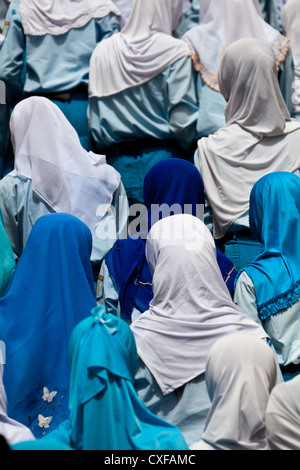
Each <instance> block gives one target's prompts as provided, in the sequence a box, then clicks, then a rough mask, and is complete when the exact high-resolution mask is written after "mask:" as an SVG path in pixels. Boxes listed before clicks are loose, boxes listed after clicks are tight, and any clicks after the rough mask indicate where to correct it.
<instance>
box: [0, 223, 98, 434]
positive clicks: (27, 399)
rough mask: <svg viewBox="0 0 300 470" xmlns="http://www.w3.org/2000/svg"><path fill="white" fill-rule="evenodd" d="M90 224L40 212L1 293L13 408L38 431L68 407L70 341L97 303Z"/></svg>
mask: <svg viewBox="0 0 300 470" xmlns="http://www.w3.org/2000/svg"><path fill="white" fill-rule="evenodd" d="M91 249H92V236H91V232H90V230H89V229H88V227H87V226H86V225H85V224H84V223H83V222H81V221H80V220H79V219H77V218H75V217H74V216H72V215H68V214H50V215H46V216H43V217H40V218H39V219H38V220H37V222H36V223H35V225H34V226H33V228H32V231H31V233H30V236H29V238H28V241H27V244H26V247H25V249H24V251H23V253H22V255H21V257H20V259H19V261H18V264H17V266H16V269H15V272H14V275H13V277H12V279H11V281H10V284H9V287H8V290H7V293H6V294H5V296H4V297H3V298H2V299H0V331H1V339H2V340H3V341H4V343H5V345H6V369H5V374H4V386H5V390H6V394H7V400H8V408H7V411H8V415H9V416H10V417H11V418H13V419H17V420H18V421H20V422H21V423H23V424H24V425H26V426H28V427H29V428H30V430H31V431H32V432H33V434H34V435H35V437H41V436H42V435H43V433H47V432H49V431H52V430H53V429H55V427H56V426H57V425H58V424H59V423H60V422H61V419H64V418H65V417H66V416H67V415H68V404H67V403H68V390H69V364H68V355H67V353H68V342H69V337H70V334H71V332H72V330H73V328H74V326H75V325H76V324H77V323H79V322H80V321H81V320H82V319H83V318H85V317H86V316H88V315H89V314H90V312H91V310H92V308H93V307H95V306H96V301H95V297H94V283H93V273H92V268H91V263H90V255H91Z"/></svg>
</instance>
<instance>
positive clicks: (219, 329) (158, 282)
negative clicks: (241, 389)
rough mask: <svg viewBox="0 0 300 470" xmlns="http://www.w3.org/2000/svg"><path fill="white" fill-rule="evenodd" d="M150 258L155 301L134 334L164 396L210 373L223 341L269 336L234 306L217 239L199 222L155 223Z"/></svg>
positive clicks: (149, 241)
mask: <svg viewBox="0 0 300 470" xmlns="http://www.w3.org/2000/svg"><path fill="white" fill-rule="evenodd" d="M146 257H147V261H148V264H149V267H150V271H151V274H152V275H153V282H152V288H153V299H152V300H151V302H150V305H149V310H148V311H146V312H144V313H143V315H140V316H139V317H138V318H137V319H136V320H135V321H134V322H133V323H132V324H131V328H132V331H133V333H134V336H135V340H136V345H137V351H138V354H139V356H140V358H141V359H142V361H143V362H144V364H145V365H146V366H147V367H148V369H149V370H150V372H151V373H152V375H153V376H154V378H155V380H156V382H157V384H158V385H159V387H160V389H161V391H162V393H163V394H164V395H166V394H168V393H170V392H172V391H174V390H177V389H178V388H179V387H181V386H182V385H184V384H186V383H188V382H189V381H191V380H192V379H194V378H196V377H197V376H200V374H202V373H203V372H205V365H206V359H207V354H208V352H209V349H210V348H211V346H212V345H213V344H214V343H215V341H217V340H218V339H219V338H221V337H223V336H225V335H227V334H229V333H233V332H238V331H239V332H243V331H244V332H249V333H250V334H253V335H254V336H258V337H259V338H264V337H266V336H267V335H266V333H265V332H264V330H263V329H262V328H261V327H260V326H258V325H257V324H256V323H255V322H253V321H252V320H250V319H249V318H248V317H247V315H245V314H244V313H243V312H241V310H240V309H239V308H238V306H237V305H235V304H234V303H233V302H232V299H231V296H230V294H229V291H228V289H227V287H226V285H225V283H224V280H223V278H222V275H221V272H220V269H219V267H218V264H217V258H216V247H215V244H214V240H213V238H212V235H211V233H210V231H209V230H208V228H207V227H206V226H205V225H204V223H203V222H202V221H201V220H200V219H198V218H197V217H194V216H192V215H188V214H182V215H173V216H171V217H165V218H163V219H162V220H160V221H158V222H156V224H155V225H153V227H152V228H151V230H150V232H149V235H148V238H147V242H146Z"/></svg>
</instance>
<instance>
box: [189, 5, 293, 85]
mask: <svg viewBox="0 0 300 470" xmlns="http://www.w3.org/2000/svg"><path fill="white" fill-rule="evenodd" d="M241 38H256V39H260V40H262V41H264V42H266V43H267V44H270V45H271V46H272V48H273V50H274V52H275V55H276V61H277V67H278V66H279V65H280V63H281V62H283V61H284V59H285V56H286V54H287V51H288V49H289V44H288V40H287V39H286V38H285V37H283V36H282V35H281V34H280V33H279V32H278V31H277V30H276V29H274V28H272V27H271V26H270V25H269V24H268V23H266V22H265V21H264V20H263V16H262V12H261V8H260V6H259V3H258V1H257V0H222V2H221V4H220V0H201V8H200V15H199V25H198V26H195V27H194V28H192V29H190V30H189V31H188V32H187V33H186V34H185V35H184V36H183V38H182V39H183V40H184V41H185V42H187V43H189V44H191V46H192V47H193V49H194V51H195V54H194V56H193V61H194V66H195V69H196V70H198V71H199V72H200V73H201V76H202V78H203V81H204V82H205V83H206V84H207V85H208V86H210V87H211V88H212V89H213V90H215V91H220V88H219V84H218V68H219V63H220V59H221V56H222V53H223V51H224V49H226V48H227V47H228V46H229V45H230V44H232V43H233V42H234V41H236V40H238V39H241Z"/></svg>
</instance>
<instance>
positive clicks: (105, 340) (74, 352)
mask: <svg viewBox="0 0 300 470" xmlns="http://www.w3.org/2000/svg"><path fill="white" fill-rule="evenodd" d="M69 361H70V367H71V381H70V382H71V383H70V417H69V423H68V426H66V424H64V425H63V426H62V427H61V429H62V438H63V439H65V437H64V436H65V433H66V429H68V430H69V437H70V443H71V446H72V447H73V448H75V449H78V450H142V449H145V450H147V449H148V450H157V449H161V450H171V449H178V450H187V449H188V448H187V445H186V443H185V440H184V438H183V437H182V434H181V432H180V431H179V429H178V428H177V427H175V426H173V425H172V424H169V423H167V422H165V421H164V420H162V419H160V418H158V417H157V416H155V415H154V414H152V413H151V412H150V411H149V410H148V408H147V407H146V406H145V405H144V404H143V402H142V401H141V400H140V398H139V397H138V395H137V393H136V391H135V388H134V385H133V383H134V378H135V374H136V370H137V367H138V355H137V351H136V345H135V340H134V336H133V333H132V331H131V329H130V327H129V326H128V324H127V323H126V322H125V321H124V320H121V319H119V318H117V317H116V316H115V315H108V314H106V312H105V309H104V307H96V308H94V309H93V310H92V314H91V315H90V316H89V318H86V319H85V320H83V321H82V322H80V324H79V325H77V327H76V328H75V329H74V331H73V333H72V335H71V339H70V343H69ZM59 432H60V430H58V431H57V432H56V433H55V434H54V437H55V439H58V438H59Z"/></svg>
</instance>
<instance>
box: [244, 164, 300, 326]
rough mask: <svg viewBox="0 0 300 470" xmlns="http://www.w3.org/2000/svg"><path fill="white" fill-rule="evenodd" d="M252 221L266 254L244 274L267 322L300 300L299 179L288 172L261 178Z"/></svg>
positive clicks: (254, 196) (252, 203)
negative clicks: (250, 282)
mask: <svg viewBox="0 0 300 470" xmlns="http://www.w3.org/2000/svg"><path fill="white" fill-rule="evenodd" d="M249 219H250V229H251V231H252V233H253V235H254V236H255V237H256V238H257V240H258V241H260V243H261V244H262V246H263V251H262V253H261V254H260V255H259V256H258V257H257V258H256V259H255V260H254V261H253V262H252V263H251V264H249V265H248V266H246V268H245V271H246V273H247V274H248V276H249V277H250V278H251V279H252V282H253V284H254V288H255V293H256V299H257V310H258V315H259V317H260V318H261V320H265V319H266V318H268V317H270V316H271V315H275V314H276V313H278V312H280V311H281V310H285V309H287V308H288V307H290V306H291V305H293V304H294V303H295V302H297V300H298V299H299V298H300V242H299V241H300V178H299V177H298V176H296V175H294V174H293V173H288V172H276V173H271V174H268V175H266V176H264V177H263V178H261V179H260V180H259V181H258V182H257V183H256V184H255V185H254V187H253V189H252V191H251V194H250V207H249Z"/></svg>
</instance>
